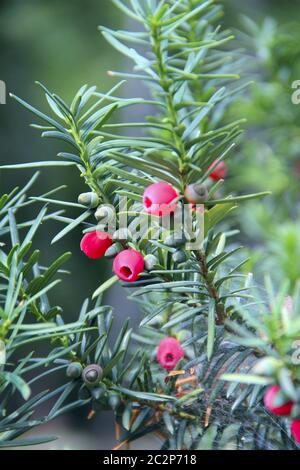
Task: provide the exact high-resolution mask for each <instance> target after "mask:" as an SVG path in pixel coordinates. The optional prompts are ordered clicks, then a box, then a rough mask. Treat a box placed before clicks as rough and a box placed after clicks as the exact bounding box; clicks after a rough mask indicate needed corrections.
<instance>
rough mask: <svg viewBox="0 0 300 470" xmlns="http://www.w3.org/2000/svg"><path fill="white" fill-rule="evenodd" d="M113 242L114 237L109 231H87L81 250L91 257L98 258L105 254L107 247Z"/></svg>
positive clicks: (81, 243)
mask: <svg viewBox="0 0 300 470" xmlns="http://www.w3.org/2000/svg"><path fill="white" fill-rule="evenodd" d="M111 244H112V239H111V236H110V234H109V233H107V232H100V231H98V230H97V231H95V232H88V233H86V234H85V235H84V236H83V238H82V240H81V242H80V248H81V250H82V251H83V252H84V253H85V254H86V256H88V257H89V258H91V259H98V258H101V256H103V255H104V253H105V252H106V250H107V248H109V247H110V246H111Z"/></svg>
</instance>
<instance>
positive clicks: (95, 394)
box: [91, 385, 106, 401]
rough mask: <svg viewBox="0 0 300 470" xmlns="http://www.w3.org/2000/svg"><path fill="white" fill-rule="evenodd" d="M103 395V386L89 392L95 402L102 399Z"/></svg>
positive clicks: (104, 391) (104, 390)
mask: <svg viewBox="0 0 300 470" xmlns="http://www.w3.org/2000/svg"><path fill="white" fill-rule="evenodd" d="M105 393H106V387H105V386H104V385H103V386H102V385H101V387H97V388H93V390H92V391H91V394H92V397H93V398H94V399H95V400H97V401H98V400H100V398H102V397H103V396H104V395H105Z"/></svg>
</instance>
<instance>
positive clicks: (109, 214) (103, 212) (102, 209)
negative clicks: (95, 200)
mask: <svg viewBox="0 0 300 470" xmlns="http://www.w3.org/2000/svg"><path fill="white" fill-rule="evenodd" d="M115 215H116V214H115V210H114V208H113V207H112V206H107V205H102V206H99V207H98V209H97V210H96V212H95V218H96V220H98V222H99V221H100V220H102V219H104V218H105V219H107V220H108V221H111V220H113V219H114V217H115Z"/></svg>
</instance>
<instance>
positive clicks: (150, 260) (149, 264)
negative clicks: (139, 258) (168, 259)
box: [144, 254, 158, 271]
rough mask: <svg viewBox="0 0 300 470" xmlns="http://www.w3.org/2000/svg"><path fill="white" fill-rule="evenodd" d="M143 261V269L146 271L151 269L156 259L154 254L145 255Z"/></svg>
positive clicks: (156, 262)
mask: <svg viewBox="0 0 300 470" xmlns="http://www.w3.org/2000/svg"><path fill="white" fill-rule="evenodd" d="M144 263H145V269H146V270H147V271H152V269H154V267H155V265H157V264H158V259H157V258H156V256H154V255H151V254H150V255H146V256H145V258H144Z"/></svg>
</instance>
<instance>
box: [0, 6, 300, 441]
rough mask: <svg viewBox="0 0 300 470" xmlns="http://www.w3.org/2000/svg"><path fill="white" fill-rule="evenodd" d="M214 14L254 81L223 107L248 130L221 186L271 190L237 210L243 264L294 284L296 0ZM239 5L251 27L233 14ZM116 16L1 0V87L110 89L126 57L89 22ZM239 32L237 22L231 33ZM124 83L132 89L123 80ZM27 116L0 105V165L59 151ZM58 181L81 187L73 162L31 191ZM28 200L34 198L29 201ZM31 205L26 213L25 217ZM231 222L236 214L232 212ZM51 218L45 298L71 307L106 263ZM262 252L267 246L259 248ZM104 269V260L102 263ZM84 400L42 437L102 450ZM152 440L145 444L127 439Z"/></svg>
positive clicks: (2, 180) (95, 9)
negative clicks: (60, 272) (49, 290)
mask: <svg viewBox="0 0 300 470" xmlns="http://www.w3.org/2000/svg"><path fill="white" fill-rule="evenodd" d="M220 3H223V4H224V6H225V11H226V14H225V16H224V20H223V22H224V24H225V25H226V26H230V27H232V28H233V29H234V30H235V32H236V34H237V37H238V38H239V40H240V41H242V47H243V48H244V50H245V56H247V55H249V57H250V58H252V61H250V66H248V67H246V70H245V74H249V77H250V78H252V79H254V81H255V84H254V87H253V88H252V89H251V91H250V92H249V93H248V95H247V96H245V97H242V98H240V99H239V101H238V102H237V103H236V104H235V105H234V106H232V109H231V111H230V112H231V114H233V115H234V116H235V117H236V118H237V119H238V118H239V117H246V118H247V119H248V123H247V125H246V133H245V136H244V140H243V142H242V143H241V144H240V146H239V149H238V155H237V159H236V162H235V163H234V162H233V163H232V164H231V167H230V175H231V177H230V179H229V182H228V185H229V187H231V189H233V190H235V191H240V192H248V191H251V190H265V189H271V190H272V191H273V198H272V201H269V202H264V203H260V202H258V203H257V202H256V203H252V204H247V205H245V206H244V207H243V210H242V211H239V213H238V218H239V223H241V224H242V233H241V235H240V238H241V239H242V240H243V241H244V242H245V244H246V245H247V246H249V247H250V248H248V251H249V254H250V255H251V259H252V261H251V262H249V264H248V266H247V268H248V269H249V268H251V269H253V271H254V272H255V273H256V275H257V277H259V276H262V275H263V273H264V272H266V271H267V270H270V269H272V270H273V271H274V274H275V276H276V275H278V279H279V278H282V277H286V278H288V279H289V280H290V282H291V283H292V284H294V283H295V282H296V280H297V279H298V278H299V277H300V263H299V262H298V260H299V257H300V236H299V234H298V232H299V233H300V231H299V230H298V229H299V228H300V221H299V220H300V219H299V216H298V206H299V204H298V198H299V173H300V151H299V146H300V129H299V126H300V105H299V106H298V107H297V106H295V105H292V103H291V99H290V95H291V83H292V82H293V81H294V80H297V79H300V32H299V31H300V28H299V20H300V3H299V2H297V1H295V0H285V1H284V2H283V1H282V0H251V2H249V1H247V0H224V1H223V2H222V1H221V2H220ZM242 15H248V16H249V18H251V19H252V20H254V21H255V22H256V24H257V25H258V26H255V24H254V23H252V22H249V21H248V20H245V19H244V18H242ZM126 21H127V20H126V19H125V18H124V17H123V16H122V15H121V14H120V12H119V11H118V10H117V9H116V8H115V7H114V6H113V4H112V2H111V1H110V0H1V1H0V79H1V80H4V81H5V83H6V84H7V88H8V91H11V92H13V93H15V94H17V95H18V96H21V97H23V98H25V99H26V100H27V101H28V102H30V103H32V104H34V105H36V106H37V107H42V106H44V102H43V100H44V98H43V95H42V94H41V93H40V89H39V88H38V87H37V86H36V85H35V84H34V81H35V80H39V81H41V82H43V83H45V84H46V85H47V86H48V87H49V88H50V89H51V90H54V91H56V92H57V93H58V94H59V95H61V96H63V97H64V98H65V99H66V100H67V101H68V100H71V98H72V97H73V96H74V94H75V92H76V91H77V89H78V88H79V87H80V86H81V85H82V84H84V83H87V84H89V85H97V86H98V87H99V89H101V91H105V90H108V89H109V88H110V87H111V86H112V84H113V83H114V82H112V79H111V78H109V76H108V75H107V71H108V70H110V69H122V68H123V69H124V68H126V67H129V64H128V63H126V59H124V58H123V57H121V56H120V54H119V53H117V52H116V51H115V50H114V49H112V48H111V47H110V46H109V45H108V44H107V43H106V42H105V40H104V39H103V38H102V37H101V35H100V33H99V31H97V26H98V25H99V24H102V25H107V26H110V27H112V28H118V27H124V26H126ZM239 31H240V32H239ZM137 86H140V85H138V84H135V86H134V87H133V86H132V85H129V86H127V87H125V91H124V93H126V94H128V95H129V94H130V93H135V94H136V95H138V94H143V93H144V89H140V90H139V89H137ZM133 88H134V90H133ZM30 123H31V116H30V115H29V113H27V112H26V111H25V110H23V109H22V108H21V107H20V106H19V105H17V104H16V103H15V102H12V101H11V100H8V102H7V104H6V105H2V106H0V143H1V147H0V152H1V158H0V160H1V164H4V163H5V164H9V163H17V162H27V161H28V162H29V161H34V160H37V161H39V160H53V159H54V158H55V156H56V153H57V152H58V151H60V150H61V148H60V147H58V145H57V144H56V143H55V142H52V141H51V140H48V141H43V140H42V139H40V137H39V133H38V132H37V131H36V130H34V129H32V128H30V127H29V124H30ZM31 174H32V171H28V172H27V171H24V170H19V171H14V172H12V171H9V172H5V174H4V173H3V172H0V191H1V193H4V192H6V191H8V190H10V189H12V188H13V187H14V186H16V185H23V184H24V182H25V180H26V179H28V178H29V177H30V175H31ZM61 184H67V185H68V188H67V189H66V190H65V191H64V197H65V198H66V199H67V200H71V201H72V200H76V199H77V196H78V194H79V193H80V192H82V189H83V188H82V187H81V186H80V181H79V179H78V174H77V172H76V170H73V169H71V170H70V169H67V170H65V169H49V170H46V171H44V172H43V173H42V174H41V176H40V178H39V180H38V183H37V184H36V186H35V188H34V193H35V195H39V194H42V193H43V192H45V188H47V189H51V188H52V187H53V188H54V187H56V186H58V185H61ZM36 210H37V209H36ZM32 216H34V214H31V217H32ZM232 223H233V225H234V223H235V221H233V222H232ZM56 228H57V227H55V226H54V224H52V223H48V224H45V226H44V227H43V228H42V230H41V231H40V234H39V239H38V240H37V245H38V246H39V247H40V248H41V250H42V252H43V253H44V255H43V256H44V260H45V263H46V262H47V261H48V260H51V259H52V258H53V257H55V256H57V255H59V254H60V253H62V252H64V251H69V250H70V251H72V252H73V253H74V255H73V257H72V259H71V261H70V262H69V263H68V268H69V269H70V270H71V271H72V274H71V275H70V276H69V277H67V278H66V279H65V282H64V283H63V287H58V289H56V292H55V304H57V305H61V306H62V307H63V310H64V317H65V318H66V320H68V321H71V320H73V319H74V318H76V315H77V312H78V310H79V308H80V305H81V303H82V301H83V300H84V297H85V296H87V295H88V294H91V293H92V292H93V291H94V290H95V287H96V286H97V285H98V284H100V282H101V279H103V278H105V276H106V273H105V272H104V270H103V264H101V267H99V265H98V264H97V263H96V264H95V263H92V262H90V261H89V260H88V259H87V258H85V257H84V256H81V254H80V252H79V240H80V232H76V231H74V232H72V234H71V235H69V236H68V237H66V238H64V239H63V240H62V241H61V242H60V243H58V244H56V245H53V246H50V240H51V238H52V236H53V235H54V234H55V230H56ZM266 254H267V256H266ZM106 270H107V272H108V271H109V270H110V267H109V266H108V265H107V267H106ZM106 300H107V302H109V303H110V304H113V305H114V306H115V308H116V311H117V315H118V318H119V322H121V320H122V318H124V316H126V317H127V316H131V317H132V318H133V319H134V316H135V315H137V311H136V307H135V306H134V305H132V304H130V303H128V302H126V295H125V293H124V292H123V291H122V290H121V289H118V290H116V289H114V290H112V292H110V294H109V297H108V298H107V299H106ZM86 414H87V410H80V411H76V412H74V413H73V414H70V415H69V416H65V417H63V418H60V419H59V420H57V421H55V422H54V423H52V424H51V426H50V428H51V429H49V428H48V429H47V430H43V433H44V434H45V433H46V432H50V433H54V434H56V433H57V434H59V435H60V436H61V437H62V439H61V440H60V441H59V442H58V443H54V444H50V445H48V447H50V448H79V449H83V448H94V449H101V448H102V449H107V448H110V447H111V446H113V442H114V435H113V423H112V419H111V416H110V415H109V414H108V413H103V414H101V415H100V417H96V418H94V419H93V420H91V421H87V420H86ZM137 445H140V446H144V447H145V446H147V445H148V446H150V447H151V446H152V445H153V443H145V442H143V444H137Z"/></svg>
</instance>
